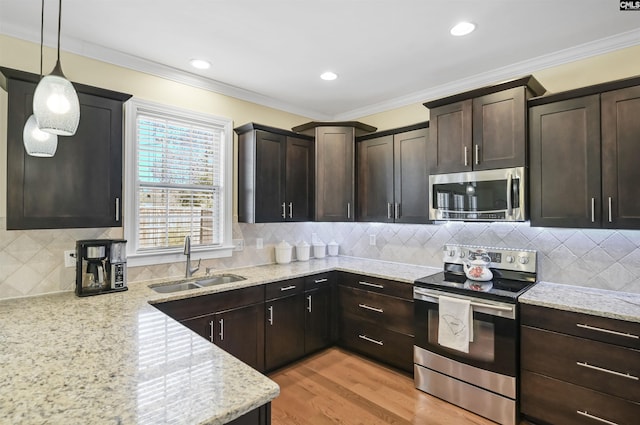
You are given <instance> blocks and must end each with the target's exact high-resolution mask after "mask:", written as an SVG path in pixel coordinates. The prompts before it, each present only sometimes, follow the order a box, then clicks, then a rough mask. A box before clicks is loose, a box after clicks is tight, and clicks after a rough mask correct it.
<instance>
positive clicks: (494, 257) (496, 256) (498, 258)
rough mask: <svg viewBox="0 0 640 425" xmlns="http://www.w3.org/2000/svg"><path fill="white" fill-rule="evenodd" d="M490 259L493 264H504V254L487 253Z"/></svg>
mask: <svg viewBox="0 0 640 425" xmlns="http://www.w3.org/2000/svg"><path fill="white" fill-rule="evenodd" d="M487 255H489V258H491V262H492V263H502V253H501V252H487Z"/></svg>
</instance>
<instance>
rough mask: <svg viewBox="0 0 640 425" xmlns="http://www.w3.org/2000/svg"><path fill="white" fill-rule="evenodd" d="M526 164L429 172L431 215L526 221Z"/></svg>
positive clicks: (482, 219) (464, 218) (447, 218)
mask: <svg viewBox="0 0 640 425" xmlns="http://www.w3.org/2000/svg"><path fill="white" fill-rule="evenodd" d="M525 188H526V174H525V168H524V167H516V168H501V169H497V170H484V171H469V172H465V173H451V174H434V175H431V176H429V197H430V202H429V219H431V220H459V221H524V220H525V219H526V215H527V208H526V203H525V199H526V197H525V195H526V194H525Z"/></svg>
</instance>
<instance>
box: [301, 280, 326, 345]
mask: <svg viewBox="0 0 640 425" xmlns="http://www.w3.org/2000/svg"><path fill="white" fill-rule="evenodd" d="M304 295H305V303H306V305H305V317H304V327H305V329H304V352H305V354H309V353H312V352H314V351H318V350H321V349H323V348H326V347H328V346H330V345H331V316H332V314H331V313H332V303H331V288H326V289H318V290H314V291H307V292H305V294H304Z"/></svg>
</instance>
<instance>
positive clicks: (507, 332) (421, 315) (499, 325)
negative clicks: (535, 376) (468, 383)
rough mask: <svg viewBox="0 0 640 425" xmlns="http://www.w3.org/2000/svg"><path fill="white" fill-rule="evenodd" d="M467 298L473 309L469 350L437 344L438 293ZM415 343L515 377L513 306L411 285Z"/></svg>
mask: <svg viewBox="0 0 640 425" xmlns="http://www.w3.org/2000/svg"><path fill="white" fill-rule="evenodd" d="M440 295H444V296H447V297H454V298H460V299H467V300H469V301H471V303H472V304H471V305H472V308H473V342H470V343H469V353H464V352H462V351H457V350H453V349H450V348H447V347H443V346H441V345H440V344H438V322H439V319H438V315H439V309H438V306H439V296H440ZM414 309H415V343H414V344H415V345H416V346H417V347H420V348H423V349H424V350H427V351H430V352H432V353H436V354H438V355H440V356H442V357H446V358H448V359H451V360H454V361H457V362H460V363H464V364H467V365H470V366H473V367H476V368H478V369H482V370H486V371H490V372H494V373H497V374H500V375H506V376H511V377H515V376H516V374H517V355H518V351H517V343H518V337H517V335H518V324H517V320H516V305H515V304H510V303H501V302H496V301H493V300H485V299H483V298H476V297H465V296H462V295H458V294H452V293H449V292H444V291H438V290H433V289H427V288H421V287H414Z"/></svg>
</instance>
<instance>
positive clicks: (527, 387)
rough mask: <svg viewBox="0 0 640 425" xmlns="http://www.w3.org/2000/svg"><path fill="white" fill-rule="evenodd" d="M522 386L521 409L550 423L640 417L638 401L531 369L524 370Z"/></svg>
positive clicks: (628, 421)
mask: <svg viewBox="0 0 640 425" xmlns="http://www.w3.org/2000/svg"><path fill="white" fill-rule="evenodd" d="M520 388H521V390H520V395H521V400H520V410H521V412H522V413H523V414H525V415H526V416H528V417H529V418H532V419H537V420H539V421H543V422H545V423H549V424H554V425H598V424H600V425H602V424H617V425H632V424H637V423H638V417H640V404H638V403H634V402H631V401H628V400H623V399H621V398H618V397H613V396H610V395H607V394H603V393H600V392H597V391H593V390H589V389H586V388H583V387H580V386H578V385H573V384H569V383H566V382H562V381H558V380H556V379H553V378H549V377H546V376H542V375H538V374H536V373H533V372H529V371H523V372H522V375H521V387H520ZM579 412H581V413H579ZM596 418H598V419H596Z"/></svg>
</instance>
